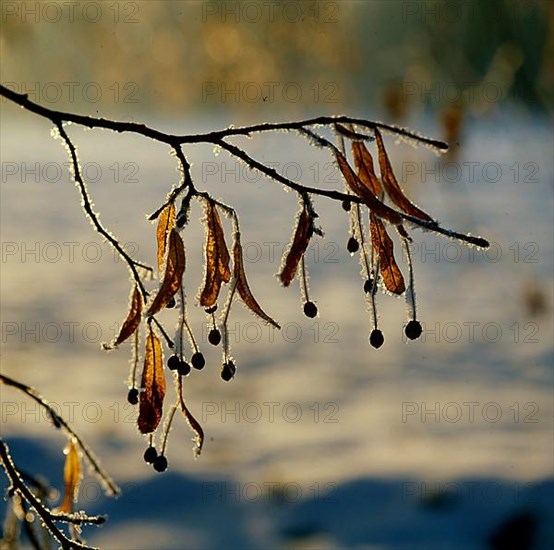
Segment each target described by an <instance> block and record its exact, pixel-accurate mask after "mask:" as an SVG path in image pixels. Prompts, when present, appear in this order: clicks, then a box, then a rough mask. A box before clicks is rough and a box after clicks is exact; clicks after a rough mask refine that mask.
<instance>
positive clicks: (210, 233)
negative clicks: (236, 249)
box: [200, 201, 231, 307]
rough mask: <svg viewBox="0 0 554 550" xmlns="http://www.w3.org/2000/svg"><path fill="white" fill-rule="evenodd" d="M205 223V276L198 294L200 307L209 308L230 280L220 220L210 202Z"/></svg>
mask: <svg viewBox="0 0 554 550" xmlns="http://www.w3.org/2000/svg"><path fill="white" fill-rule="evenodd" d="M206 221H207V237H206V274H205V278H204V288H203V289H202V293H201V294H200V305H202V306H203V307H211V306H213V305H214V304H215V303H216V302H217V298H218V296H219V291H220V289H221V284H222V283H228V282H229V281H230V280H231V270H230V268H229V262H230V256H229V250H228V249H227V244H226V243H225V235H224V233H223V226H222V225H221V219H220V217H219V214H218V212H217V208H216V207H215V204H214V203H212V202H211V201H209V202H208V203H207V205H206Z"/></svg>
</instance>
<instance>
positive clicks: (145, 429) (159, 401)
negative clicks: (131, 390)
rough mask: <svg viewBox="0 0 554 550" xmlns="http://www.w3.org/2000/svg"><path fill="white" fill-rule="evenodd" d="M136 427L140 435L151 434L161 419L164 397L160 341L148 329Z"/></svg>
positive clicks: (150, 329) (150, 328)
mask: <svg viewBox="0 0 554 550" xmlns="http://www.w3.org/2000/svg"><path fill="white" fill-rule="evenodd" d="M141 386H142V388H143V391H142V392H141V393H140V405H139V417H138V427H139V430H140V432H141V433H143V434H148V433H151V432H153V431H154V430H155V429H156V428H157V427H158V424H159V423H160V420H161V419H162V412H163V402H164V397H165V376H164V365H163V353H162V346H161V344H160V340H159V339H158V337H157V336H156V335H155V334H154V331H153V330H152V327H149V330H148V336H147V337H146V349H145V351H144V368H143V371H142V380H141Z"/></svg>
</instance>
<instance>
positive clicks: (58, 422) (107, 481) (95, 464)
mask: <svg viewBox="0 0 554 550" xmlns="http://www.w3.org/2000/svg"><path fill="white" fill-rule="evenodd" d="M0 382H1V383H3V384H5V385H6V386H11V387H13V388H16V389H18V390H19V391H21V392H23V393H24V394H25V395H27V396H28V397H30V398H31V399H33V400H34V401H36V402H37V403H38V404H39V405H40V406H41V407H43V408H44V409H45V410H46V411H47V413H48V415H49V416H50V418H51V419H52V422H53V424H54V426H56V428H63V430H64V431H65V432H66V434H67V435H68V436H69V437H72V438H73V439H74V440H75V443H76V444H77V445H78V447H79V449H80V450H81V452H82V453H83V454H84V455H85V457H86V458H87V460H88V461H89V463H90V465H91V467H92V469H93V471H94V473H95V474H96V476H97V477H98V479H99V480H100V481H101V482H102V484H103V485H104V487H105V489H106V492H107V493H108V494H109V495H115V496H117V495H119V494H120V493H121V489H120V488H119V487H118V486H117V485H116V484H115V482H114V481H113V480H112V479H111V477H110V476H109V475H108V474H107V472H106V471H104V469H103V468H102V466H101V465H100V463H99V461H98V459H97V458H96V457H95V456H94V453H93V452H92V450H91V449H90V448H89V447H88V445H87V444H86V443H85V442H84V441H83V440H82V439H81V438H80V437H79V436H78V435H77V434H76V433H75V432H74V431H73V429H72V428H71V427H70V426H69V424H68V423H67V422H66V421H65V420H64V419H63V418H62V417H61V416H59V415H58V413H56V411H55V410H54V409H53V408H52V407H51V406H50V404H49V403H48V401H47V400H46V399H44V398H43V397H42V396H41V395H40V394H39V393H38V392H37V391H36V390H35V389H34V388H31V387H30V386H26V385H25V384H22V383H21V382H18V381H17V380H14V379H13V378H10V377H9V376H6V375H5V374H0Z"/></svg>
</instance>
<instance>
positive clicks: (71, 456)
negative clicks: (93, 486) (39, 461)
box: [59, 439, 83, 514]
mask: <svg viewBox="0 0 554 550" xmlns="http://www.w3.org/2000/svg"><path fill="white" fill-rule="evenodd" d="M65 453H66V457H65V465H64V469H63V479H64V497H63V502H62V505H61V506H60V508H59V511H60V512H65V513H67V514H71V513H73V504H74V503H75V502H77V496H78V494H79V485H80V484H81V480H82V479H83V469H82V467H81V456H80V454H79V449H78V448H77V445H76V444H75V442H74V441H73V439H71V440H70V441H69V444H68V446H67V448H66V449H65Z"/></svg>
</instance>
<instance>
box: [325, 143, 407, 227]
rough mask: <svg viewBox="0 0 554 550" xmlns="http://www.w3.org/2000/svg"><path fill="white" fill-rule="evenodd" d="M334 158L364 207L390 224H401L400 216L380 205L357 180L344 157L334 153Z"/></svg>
mask: <svg viewBox="0 0 554 550" xmlns="http://www.w3.org/2000/svg"><path fill="white" fill-rule="evenodd" d="M335 157H336V159H337V163H338V165H339V168H340V171H341V172H342V175H343V176H344V179H345V181H346V183H347V184H348V187H350V189H351V190H352V191H353V192H354V194H355V195H357V196H358V197H359V198H360V199H362V200H363V201H364V203H365V204H366V206H367V207H368V208H369V209H370V210H371V211H372V212H373V213H375V214H376V215H377V216H379V218H383V219H385V220H387V221H389V222H390V223H392V224H395V225H396V224H399V223H401V222H402V216H400V214H399V213H398V212H396V211H395V210H393V209H392V208H390V207H389V206H387V205H386V204H384V203H382V202H381V201H380V200H379V199H378V198H377V197H376V196H375V195H374V194H373V193H372V192H371V191H370V190H369V189H368V188H367V187H366V186H365V185H364V184H363V183H362V181H361V180H360V178H358V176H357V175H356V173H355V172H354V170H352V168H351V166H350V164H348V161H347V160H346V158H345V156H344V155H343V154H342V153H341V152H340V151H338V150H337V151H335Z"/></svg>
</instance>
